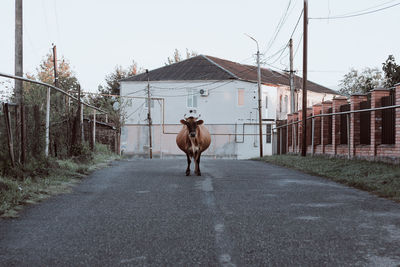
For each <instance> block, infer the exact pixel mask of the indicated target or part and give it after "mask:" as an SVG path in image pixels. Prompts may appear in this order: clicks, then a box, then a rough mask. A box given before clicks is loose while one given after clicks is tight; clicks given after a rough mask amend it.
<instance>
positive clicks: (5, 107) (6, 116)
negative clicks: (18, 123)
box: [3, 103, 15, 167]
mask: <svg viewBox="0 0 400 267" xmlns="http://www.w3.org/2000/svg"><path fill="white" fill-rule="evenodd" d="M3 111H4V121H5V124H6V131H7V139H8V142H7V143H8V152H9V154H10V159H11V165H12V166H13V167H14V166H15V157H14V142H13V136H12V131H11V122H10V111H9V109H8V103H3Z"/></svg>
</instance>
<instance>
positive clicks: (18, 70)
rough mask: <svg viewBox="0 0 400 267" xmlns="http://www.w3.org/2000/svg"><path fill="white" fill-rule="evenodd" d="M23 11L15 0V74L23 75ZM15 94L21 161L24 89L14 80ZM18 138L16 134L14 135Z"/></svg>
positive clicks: (23, 144) (20, 4) (23, 148)
mask: <svg viewBox="0 0 400 267" xmlns="http://www.w3.org/2000/svg"><path fill="white" fill-rule="evenodd" d="M22 19H23V13H22V0H15V76H19V77H22V76H23V23H22ZM15 96H16V98H17V104H18V105H19V107H20V110H19V112H20V116H19V120H20V122H21V123H20V125H21V130H20V131H21V163H22V164H24V163H25V161H26V140H25V139H26V129H25V116H24V115H25V113H24V91H23V84H22V81H20V80H16V81H15ZM16 138H18V135H17V136H16Z"/></svg>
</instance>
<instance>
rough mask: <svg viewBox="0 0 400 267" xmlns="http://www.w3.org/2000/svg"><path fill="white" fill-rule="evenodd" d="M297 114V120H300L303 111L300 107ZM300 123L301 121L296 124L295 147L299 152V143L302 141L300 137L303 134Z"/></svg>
mask: <svg viewBox="0 0 400 267" xmlns="http://www.w3.org/2000/svg"><path fill="white" fill-rule="evenodd" d="M297 116H298V118H299V121H301V120H302V119H303V111H302V110H301V109H300V110H299V111H298V114H297ZM302 124H303V123H302V122H299V123H298V124H297V148H298V151H299V153H300V152H301V144H302V142H303V137H302V136H303V134H302V132H303V130H302V129H303V127H302Z"/></svg>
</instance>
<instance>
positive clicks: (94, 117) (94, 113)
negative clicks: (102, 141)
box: [92, 109, 96, 150]
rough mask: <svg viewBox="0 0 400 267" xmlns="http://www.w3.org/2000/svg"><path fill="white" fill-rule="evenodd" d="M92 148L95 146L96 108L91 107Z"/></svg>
mask: <svg viewBox="0 0 400 267" xmlns="http://www.w3.org/2000/svg"><path fill="white" fill-rule="evenodd" d="M92 142H93V150H94V149H95V146H96V110H95V109H93V140H92Z"/></svg>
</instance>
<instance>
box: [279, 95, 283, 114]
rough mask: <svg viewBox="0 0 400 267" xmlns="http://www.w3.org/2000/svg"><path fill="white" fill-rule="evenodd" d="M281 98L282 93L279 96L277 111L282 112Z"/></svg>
mask: <svg viewBox="0 0 400 267" xmlns="http://www.w3.org/2000/svg"><path fill="white" fill-rule="evenodd" d="M282 106H283V100H282V95H280V96H279V112H282Z"/></svg>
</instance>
